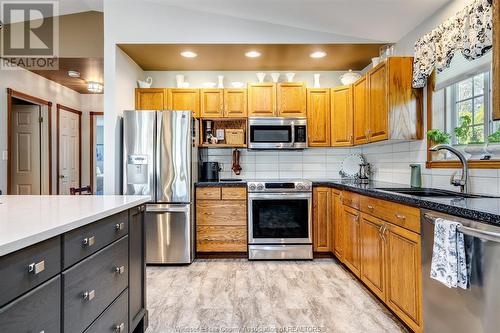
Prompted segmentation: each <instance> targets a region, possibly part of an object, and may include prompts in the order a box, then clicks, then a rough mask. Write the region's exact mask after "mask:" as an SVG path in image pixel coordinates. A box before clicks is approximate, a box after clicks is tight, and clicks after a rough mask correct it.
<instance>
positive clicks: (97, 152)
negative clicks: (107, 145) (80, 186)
mask: <svg viewBox="0 0 500 333" xmlns="http://www.w3.org/2000/svg"><path fill="white" fill-rule="evenodd" d="M103 171H104V113H103V112H90V184H91V185H90V186H91V188H92V193H93V194H96V195H102V194H103V193H104V173H103Z"/></svg>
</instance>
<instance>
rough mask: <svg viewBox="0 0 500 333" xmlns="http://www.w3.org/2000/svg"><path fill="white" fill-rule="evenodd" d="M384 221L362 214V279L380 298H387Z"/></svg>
mask: <svg viewBox="0 0 500 333" xmlns="http://www.w3.org/2000/svg"><path fill="white" fill-rule="evenodd" d="M383 225H384V221H382V220H379V219H378V218H376V217H373V216H370V215H366V214H362V217H361V224H360V228H359V229H360V239H361V280H362V281H363V282H364V283H365V284H366V285H367V286H368V288H370V290H371V291H373V292H374V293H375V294H376V295H377V296H378V297H379V298H380V299H382V300H385V283H386V281H385V265H386V260H385V252H386V251H385V242H384V239H383V236H382V228H383Z"/></svg>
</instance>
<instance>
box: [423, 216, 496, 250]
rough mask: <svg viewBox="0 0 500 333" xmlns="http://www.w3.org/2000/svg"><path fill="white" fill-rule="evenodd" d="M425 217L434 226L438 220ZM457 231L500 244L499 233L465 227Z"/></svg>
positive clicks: (458, 228)
mask: <svg viewBox="0 0 500 333" xmlns="http://www.w3.org/2000/svg"><path fill="white" fill-rule="evenodd" d="M424 217H425V218H426V219H427V220H428V221H429V222H431V223H432V224H434V223H435V221H436V219H438V217H437V216H434V215H431V214H428V213H425V214H424ZM457 230H458V231H459V232H461V233H462V234H464V235H467V236H471V237H477V238H480V239H485V240H489V241H492V242H496V243H500V233H498V232H492V231H486V230H481V229H476V228H470V227H465V226H459V227H457Z"/></svg>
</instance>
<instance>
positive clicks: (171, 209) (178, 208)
mask: <svg viewBox="0 0 500 333" xmlns="http://www.w3.org/2000/svg"><path fill="white" fill-rule="evenodd" d="M146 212H147V213H157V214H162V213H188V212H189V205H168V206H164V207H161V206H160V207H155V206H146Z"/></svg>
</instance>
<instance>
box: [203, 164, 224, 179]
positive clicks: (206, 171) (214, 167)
mask: <svg viewBox="0 0 500 333" xmlns="http://www.w3.org/2000/svg"><path fill="white" fill-rule="evenodd" d="M220 171H221V168H220V166H219V162H203V163H202V165H201V175H200V180H201V181H202V182H218V181H219V172H220Z"/></svg>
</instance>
